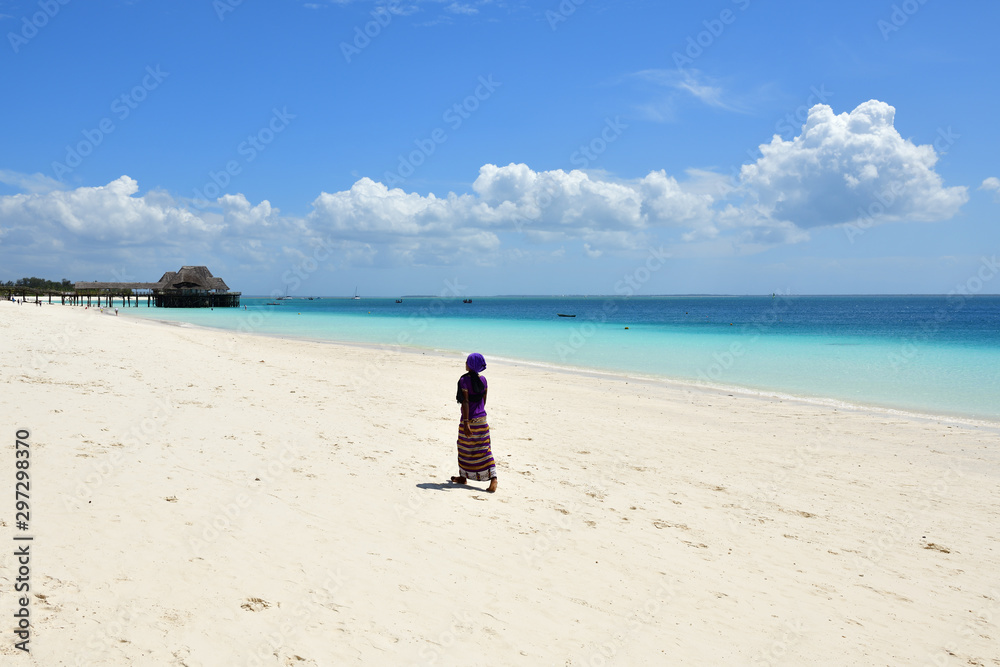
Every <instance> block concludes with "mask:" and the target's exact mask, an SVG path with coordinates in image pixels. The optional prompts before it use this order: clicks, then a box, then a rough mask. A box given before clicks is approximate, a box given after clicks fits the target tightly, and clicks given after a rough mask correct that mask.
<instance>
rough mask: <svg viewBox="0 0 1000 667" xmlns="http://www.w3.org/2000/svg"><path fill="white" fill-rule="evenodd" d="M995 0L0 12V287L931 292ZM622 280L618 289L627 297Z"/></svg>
mask: <svg viewBox="0 0 1000 667" xmlns="http://www.w3.org/2000/svg"><path fill="white" fill-rule="evenodd" d="M998 19H1000V6H998V5H997V4H996V3H982V2H975V3H973V2H951V3H944V2H942V1H941V0H924V1H923V2H921V1H920V0H908V1H907V2H872V1H871V0H868V1H866V2H860V1H853V0H847V1H844V2H839V3H828V2H804V3H794V4H793V3H765V2H762V1H761V0H719V1H718V2H701V3H665V2H647V1H645V0H620V1H618V2H610V1H606V0H562V1H561V2H560V1H555V0H554V1H552V2H510V1H502V0H468V1H466V2H461V1H454V2H452V1H450V0H445V1H429V0H425V1H421V0H392V1H391V2H371V1H369V0H336V1H333V2H331V1H329V0H326V1H321V0H316V1H313V2H301V1H292V0H272V1H271V2H261V1H258V2H251V1H250V0H244V1H242V2H238V0H216V1H215V2H211V1H209V0H202V1H198V2H194V1H191V0H178V1H175V2H169V3H167V2H152V1H147V0H130V1H126V0H119V1H105V0H95V1H91V2H83V1H82V0H41V1H38V0H36V1H35V2H19V1H18V2H14V1H10V0H0V29H2V30H0V33H2V35H3V38H4V39H3V44H2V45H0V74H2V81H3V89H4V96H5V103H4V104H3V105H0V280H10V279H17V278H20V277H25V276H39V277H48V278H52V279H61V278H70V279H73V280H121V279H124V280H136V281H147V280H156V279H158V278H159V276H160V275H161V274H162V273H163V272H164V271H167V270H176V269H177V268H178V267H179V266H180V265H182V264H206V265H208V266H209V267H210V268H211V269H212V271H213V272H214V273H215V274H216V275H219V276H222V277H223V278H225V279H226V281H227V282H228V283H229V284H230V286H231V287H233V288H234V289H239V290H242V291H243V292H244V293H247V294H265V293H270V292H272V291H276V292H279V293H283V292H284V291H285V288H286V287H290V288H291V289H290V291H291V292H292V293H293V294H294V293H298V294H303V295H306V294H321V295H338V294H352V293H353V292H354V288H355V286H358V288H359V290H360V291H361V292H362V294H363V295H372V296H374V295H386V296H393V295H399V294H414V293H424V294H437V293H440V292H442V291H443V290H445V289H448V287H447V284H446V281H454V280H456V279H457V280H458V282H459V284H460V285H462V289H463V290H465V292H466V293H468V294H470V295H488V294H564V293H565V294H611V293H615V292H616V291H619V292H621V291H622V289H623V288H622V284H623V282H622V281H623V279H625V278H629V279H630V280H631V283H630V284H632V285H633V286H632V287H629V290H630V291H631V292H633V293H636V294H677V293H734V294H744V293H751V294H760V293H770V292H774V291H783V292H791V293H795V294H831V293H947V292H949V291H952V290H954V289H956V287H957V286H959V285H962V286H966V287H968V285H969V281H970V279H971V280H973V282H972V287H973V288H975V289H980V290H981V291H982V292H984V293H997V292H1000V278H998V279H997V280H995V281H993V280H986V281H979V282H977V281H976V280H975V279H974V278H975V276H977V275H978V272H979V271H980V269H981V267H982V266H983V261H984V258H986V259H987V260H991V259H992V258H993V257H994V256H995V255H996V254H998V251H1000V231H998V225H997V218H998V214H1000V180H998V177H1000V164H998V160H997V147H998V146H1000V134H998V130H997V127H998V122H997V118H998V117H1000V113H998V112H1000V103H998V102H1000V100H998V88H997V84H996V81H997V78H996V63H997V62H1000V47H998V45H997V40H996V38H995V35H993V34H992V33H993V32H994V31H995V26H996V25H997V24H998ZM627 284H628V283H627Z"/></svg>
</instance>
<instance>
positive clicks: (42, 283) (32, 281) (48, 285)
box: [0, 277, 73, 292]
mask: <svg viewBox="0 0 1000 667" xmlns="http://www.w3.org/2000/svg"><path fill="white" fill-rule="evenodd" d="M0 285H2V286H3V287H27V288H28V289H33V290H52V291H60V292H68V291H72V290H73V281H72V280H69V279H68V278H63V279H62V281H61V282H56V281H55V280H46V279H45V278H34V277H32V278H20V279H18V280H17V282H14V281H13V280H8V281H7V282H6V283H0Z"/></svg>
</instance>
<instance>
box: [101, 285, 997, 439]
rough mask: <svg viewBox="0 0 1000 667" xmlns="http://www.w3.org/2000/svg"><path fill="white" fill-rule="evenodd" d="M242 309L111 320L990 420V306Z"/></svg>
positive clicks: (807, 303) (417, 301) (679, 299)
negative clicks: (448, 354) (437, 353)
mask: <svg viewBox="0 0 1000 667" xmlns="http://www.w3.org/2000/svg"><path fill="white" fill-rule="evenodd" d="M268 303H279V304H280V305H267V304H268ZM242 304H243V305H242V306H241V307H240V308H239V309H238V310H237V309H215V310H206V309H158V308H146V307H140V308H122V309H121V313H122V315H127V316H138V317H147V318H153V319H159V320H167V321H180V322H188V323H192V324H196V325H200V326H207V327H214V328H219V329H228V330H241V331H249V332H256V333H262V334H271V335H283V336H293V337H301V338H311V339H321V340H330V341H347V342H362V343H369V344H379V345H386V346H405V347H412V348H421V349H433V350H443V351H453V352H455V353H456V354H457V355H464V354H466V353H468V352H472V351H478V352H481V353H483V355H484V356H485V357H486V358H487V361H489V359H490V358H491V357H493V358H506V359H520V360H526V361H532V362H537V363H543V364H549V365H557V366H563V367H573V368H582V369H589V370H602V371H611V372H619V373H625V374H629V375H641V376H650V377H655V378H668V379H672V380H678V381H682V382H690V383H695V384H702V385H710V386H717V387H718V386H721V387H727V388H736V389H741V390H749V391H759V392H765V393H772V394H782V395H792V396H797V397H802V398H807V399H814V400H821V401H828V402H833V403H839V404H843V403H848V404H860V405H867V406H876V407H882V408H890V409H896V410H902V411H907V412H917V413H926V414H933V415H947V416H959V417H965V418H972V419H982V420H988V421H1000V296H993V295H981V296H979V295H977V296H952V297H945V296H783V295H774V296H771V295H768V296H763V297H758V296H660V297H631V298H626V297H555V296H553V297H472V302H471V303H463V299H462V297H448V298H443V297H403V298H402V303H396V299H395V298H364V299H360V300H352V299H344V298H319V299H313V300H309V299H307V298H292V299H287V300H281V301H277V302H275V301H273V300H272V299H269V298H259V299H257V298H244V299H243V301H242ZM243 306H245V308H244V307H243ZM560 313H562V314H565V315H575V317H559V316H558V315H559V314H560Z"/></svg>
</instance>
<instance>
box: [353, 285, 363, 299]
mask: <svg viewBox="0 0 1000 667" xmlns="http://www.w3.org/2000/svg"><path fill="white" fill-rule="evenodd" d="M351 300H353V301H360V300H361V297H360V296H358V288H357V287H355V288H354V296H352V297H351Z"/></svg>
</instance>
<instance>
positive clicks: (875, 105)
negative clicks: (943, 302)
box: [740, 100, 968, 229]
mask: <svg viewBox="0 0 1000 667" xmlns="http://www.w3.org/2000/svg"><path fill="white" fill-rule="evenodd" d="M895 112H896V110H895V109H894V108H893V107H892V106H890V105H888V104H886V103H885V102H880V101H878V100H870V101H868V102H865V103H863V104H861V105H859V106H858V107H857V108H856V109H854V110H853V111H852V112H850V113H842V114H839V115H836V114H834V113H833V110H832V109H831V108H830V107H829V106H827V105H825V104H817V105H815V106H814V107H812V109H810V110H809V116H808V119H807V121H806V124H805V126H804V127H803V128H802V133H801V134H800V135H799V136H797V137H795V138H793V139H791V140H789V141H785V140H782V139H781V137H779V136H777V135H775V136H774V138H773V139H772V141H771V143H770V144H764V145H762V146H761V147H760V150H761V153H762V157H761V158H760V159H758V160H757V161H756V162H755V163H753V164H749V165H744V166H743V168H742V170H741V172H740V182H741V185H742V186H743V189H744V191H745V193H746V194H747V196H748V200H749V201H748V205H747V207H746V210H747V212H748V213H750V212H752V213H753V215H756V216H763V217H764V218H766V219H770V220H773V221H775V222H780V223H784V222H790V223H792V224H794V225H795V226H796V227H798V228H799V229H810V228H813V227H821V226H829V225H838V224H843V223H849V222H852V221H855V220H858V219H866V220H870V221H875V222H888V221H898V220H907V221H925V222H931V221H939V220H945V219H948V218H950V217H952V216H954V215H955V214H956V213H957V212H958V209H959V208H960V207H961V206H962V204H964V203H965V202H966V201H967V200H968V193H967V189H966V188H965V187H945V186H944V184H943V181H942V179H941V176H940V175H939V174H938V173H937V172H935V171H934V165H935V163H936V162H937V154H936V153H935V151H934V148H933V147H932V146H930V145H923V146H918V145H915V144H914V143H913V142H911V141H909V140H907V139H903V138H902V137H901V136H900V135H899V132H898V131H897V130H896V128H895V127H894V126H893V121H894V117H895Z"/></svg>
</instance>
